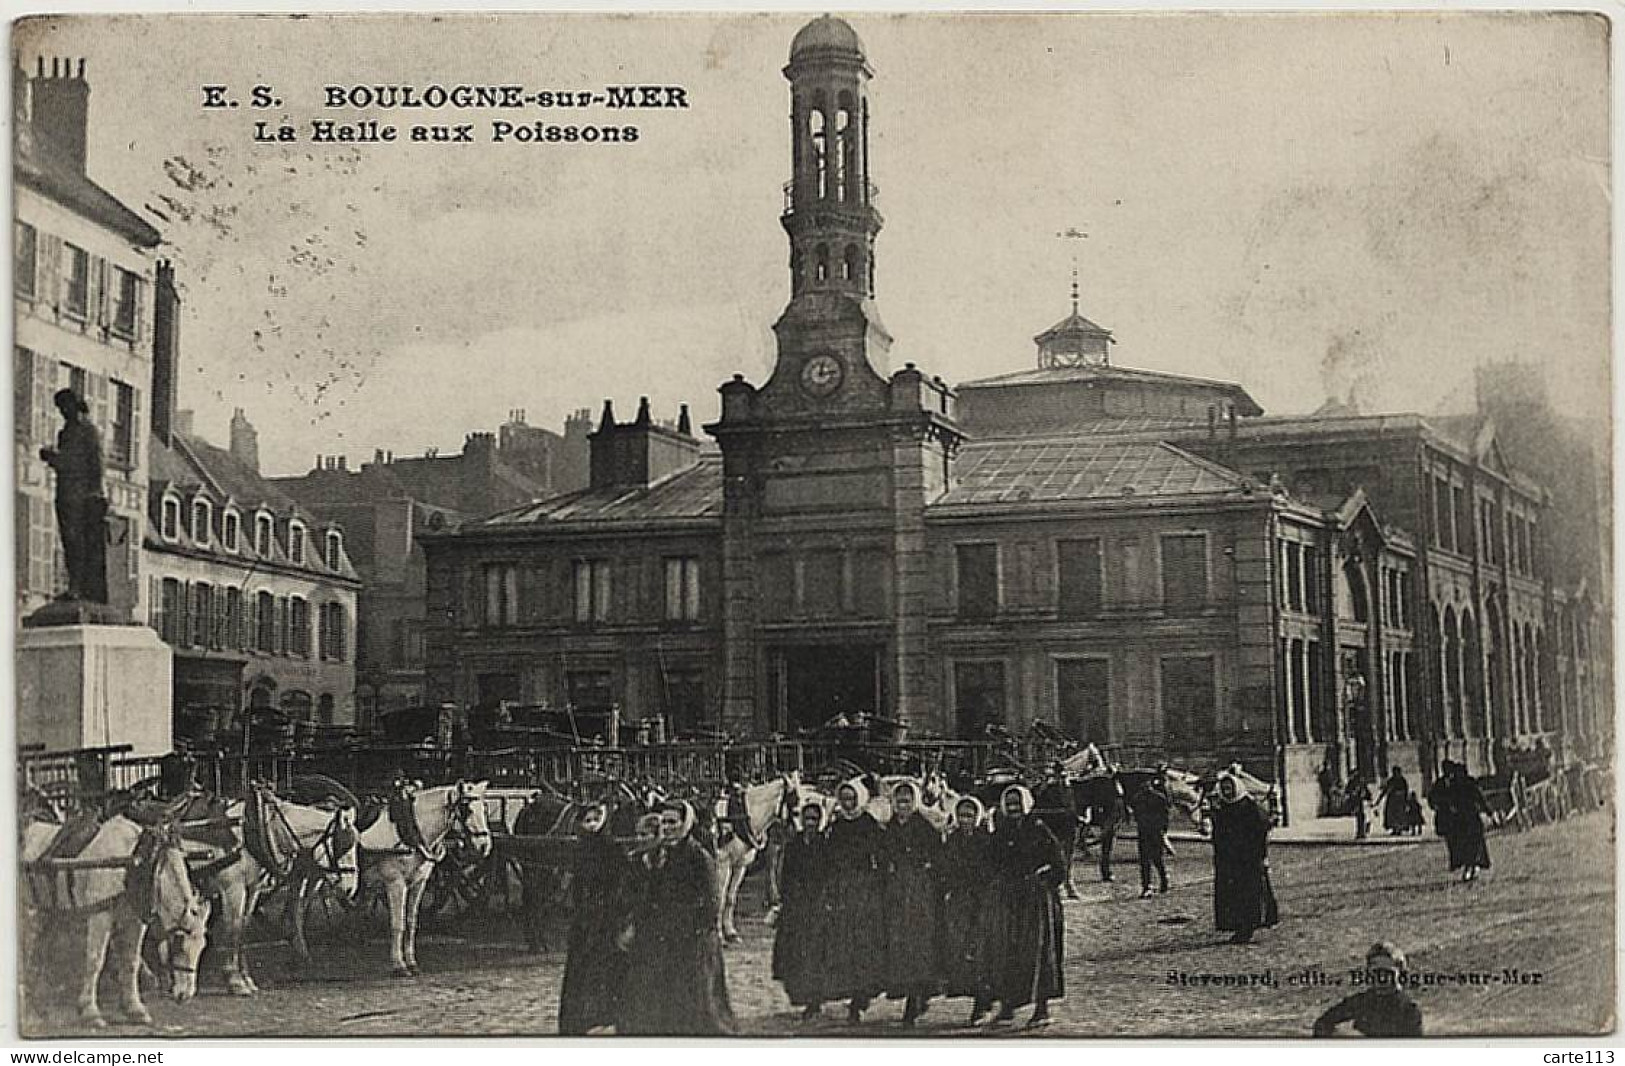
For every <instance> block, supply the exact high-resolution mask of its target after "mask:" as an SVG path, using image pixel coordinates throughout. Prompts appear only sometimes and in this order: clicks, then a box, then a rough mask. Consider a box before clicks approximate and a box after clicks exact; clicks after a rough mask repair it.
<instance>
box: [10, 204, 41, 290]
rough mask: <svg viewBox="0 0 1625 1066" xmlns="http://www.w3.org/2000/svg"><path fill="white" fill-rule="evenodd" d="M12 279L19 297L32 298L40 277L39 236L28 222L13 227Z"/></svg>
mask: <svg viewBox="0 0 1625 1066" xmlns="http://www.w3.org/2000/svg"><path fill="white" fill-rule="evenodd" d="M11 232H12V259H11V277H12V282H13V284H14V286H15V288H16V291H17V295H18V296H28V297H32V296H33V295H34V294H35V293H36V292H37V291H38V289H37V288H36V287H35V286H36V284H37V282H36V278H37V277H38V276H39V262H38V260H39V234H38V233H36V232H35V231H34V227H33V226H30V225H29V224H28V223H26V222H18V223H17V224H16V225H14V226H13V227H12V231H11Z"/></svg>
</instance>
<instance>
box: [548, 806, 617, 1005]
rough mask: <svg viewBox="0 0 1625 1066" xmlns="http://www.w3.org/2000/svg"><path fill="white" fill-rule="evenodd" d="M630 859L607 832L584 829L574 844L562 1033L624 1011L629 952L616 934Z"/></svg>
mask: <svg viewBox="0 0 1625 1066" xmlns="http://www.w3.org/2000/svg"><path fill="white" fill-rule="evenodd" d="M629 872H630V865H629V863H628V862H627V859H626V856H625V854H623V853H622V851H621V849H620V846H619V845H617V844H616V843H615V841H614V840H612V839H610V837H609V836H608V834H606V833H601V832H600V833H587V834H584V835H583V836H582V837H581V839H580V841H579V842H577V844H576V856H575V876H574V879H573V880H572V881H571V883H570V902H571V919H570V936H569V940H568V942H567V953H566V955H565V959H564V984H563V987H562V988H561V990H560V992H559V1033H560V1035H562V1036H580V1035H582V1034H584V1033H586V1032H587V1030H589V1029H595V1028H597V1027H599V1026H603V1025H613V1024H614V1023H615V1021H616V1019H617V1018H618V1017H619V1013H620V1002H621V988H622V985H623V984H624V983H625V980H626V955H625V954H624V953H623V952H622V951H621V950H620V949H619V948H618V947H617V946H616V943H615V938H616V936H617V935H618V934H619V933H620V932H621V930H622V928H624V926H625V923H626V917H627V914H626V896H625V888H626V882H627V875H628V873H629Z"/></svg>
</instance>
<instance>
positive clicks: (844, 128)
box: [835, 94, 852, 202]
mask: <svg viewBox="0 0 1625 1066" xmlns="http://www.w3.org/2000/svg"><path fill="white" fill-rule="evenodd" d="M842 99H843V100H844V99H845V94H842ZM851 143H852V112H850V111H848V110H847V109H846V108H845V107H844V106H843V107H842V108H841V109H840V110H839V111H837V112H835V198H836V199H837V200H841V201H843V202H844V201H845V200H846V199H848V196H847V192H848V189H847V176H846V175H847V164H848V163H850V162H851V154H852V149H851Z"/></svg>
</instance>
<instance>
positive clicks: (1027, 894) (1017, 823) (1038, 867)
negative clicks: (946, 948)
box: [992, 785, 1066, 1028]
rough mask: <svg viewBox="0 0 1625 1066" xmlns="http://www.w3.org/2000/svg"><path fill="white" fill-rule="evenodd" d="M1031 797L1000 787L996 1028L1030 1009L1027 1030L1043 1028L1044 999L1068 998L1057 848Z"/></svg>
mask: <svg viewBox="0 0 1625 1066" xmlns="http://www.w3.org/2000/svg"><path fill="white" fill-rule="evenodd" d="M1032 809H1033V796H1032V793H1031V792H1029V791H1027V789H1025V788H1023V787H1021V786H1020V785H1013V786H1011V787H1010V788H1007V789H1005V791H1004V795H1003V796H1002V797H1001V798H1000V800H999V822H998V828H997V829H995V830H994V833H993V847H992V852H993V855H992V860H993V875H994V884H995V893H996V896H995V899H994V901H993V908H994V914H995V921H997V922H998V925H999V936H998V941H999V943H1000V944H1001V945H1002V947H1003V950H1002V952H1001V955H1000V958H999V959H998V960H997V964H996V966H995V967H994V971H993V973H994V977H993V995H994V998H996V999H997V1000H998V1001H999V1013H998V1016H997V1017H996V1018H995V1019H994V1021H995V1023H996V1024H1005V1023H1008V1022H1011V1021H1013V1020H1014V1019H1015V1012H1016V1010H1017V1009H1018V1008H1020V1007H1024V1006H1026V1005H1027V1004H1029V1003H1031V1004H1033V1013H1032V1017H1031V1019H1030V1020H1029V1021H1028V1022H1027V1025H1028V1027H1029V1028H1039V1027H1041V1026H1044V1025H1048V1024H1049V1020H1050V1018H1049V1002H1050V1000H1052V999H1060V998H1061V997H1062V996H1064V995H1065V994H1066V986H1065V983H1064V971H1063V967H1064V962H1065V957H1064V953H1065V940H1066V938H1065V930H1064V928H1063V926H1062V920H1061V898H1060V893H1059V892H1058V889H1059V887H1060V884H1061V877H1062V872H1061V863H1062V862H1063V861H1064V859H1063V856H1062V855H1061V848H1060V845H1059V844H1057V843H1056V841H1055V837H1054V835H1053V834H1052V833H1050V831H1049V829H1048V827H1046V826H1045V825H1044V823H1043V822H1040V821H1039V820H1038V819H1037V818H1035V817H1033V816H1032Z"/></svg>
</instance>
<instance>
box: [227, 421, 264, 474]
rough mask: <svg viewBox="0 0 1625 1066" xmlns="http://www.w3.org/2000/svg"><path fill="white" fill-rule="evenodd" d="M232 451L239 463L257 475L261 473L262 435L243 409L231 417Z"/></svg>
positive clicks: (233, 456)
mask: <svg viewBox="0 0 1625 1066" xmlns="http://www.w3.org/2000/svg"><path fill="white" fill-rule="evenodd" d="M230 451H231V455H232V458H234V459H236V460H237V461H238V462H239V463H242V464H243V465H244V466H246V467H248V469H250V470H252V471H253V472H254V473H256V474H258V473H259V472H260V435H259V432H258V431H257V430H256V429H255V428H254V423H252V422H250V421H249V420H248V416H247V415H245V414H243V409H242V408H241V407H239V408H237V410H235V411H233V412H232V415H231V446H230Z"/></svg>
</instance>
